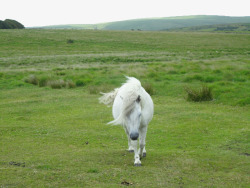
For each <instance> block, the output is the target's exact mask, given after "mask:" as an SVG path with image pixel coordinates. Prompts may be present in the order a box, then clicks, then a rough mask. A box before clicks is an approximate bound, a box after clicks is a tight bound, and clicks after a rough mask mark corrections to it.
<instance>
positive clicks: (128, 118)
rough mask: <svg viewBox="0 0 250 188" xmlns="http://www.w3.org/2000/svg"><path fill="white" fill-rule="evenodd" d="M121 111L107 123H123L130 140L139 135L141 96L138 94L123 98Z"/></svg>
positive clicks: (135, 138)
mask: <svg viewBox="0 0 250 188" xmlns="http://www.w3.org/2000/svg"><path fill="white" fill-rule="evenodd" d="M122 100H123V107H122V112H121V114H120V115H119V117H118V118H116V119H115V120H114V121H111V122H109V123H108V124H113V125H123V127H124V128H125V129H126V131H127V133H128V134H129V136H130V138H131V139H132V140H137V139H138V137H139V127H140V124H141V97H140V95H137V96H136V97H135V95H132V96H130V97H129V98H124V99H122Z"/></svg>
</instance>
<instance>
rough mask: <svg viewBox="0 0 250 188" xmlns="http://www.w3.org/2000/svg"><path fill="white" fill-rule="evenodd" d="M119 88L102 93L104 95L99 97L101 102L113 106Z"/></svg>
mask: <svg viewBox="0 0 250 188" xmlns="http://www.w3.org/2000/svg"><path fill="white" fill-rule="evenodd" d="M118 90H119V89H118V88H116V89H115V90H114V91H111V92H109V93H102V92H101V94H102V96H101V97H100V98H99V102H100V103H103V104H105V105H107V106H111V105H112V104H113V102H114V100H115V97H116V95H117V93H118Z"/></svg>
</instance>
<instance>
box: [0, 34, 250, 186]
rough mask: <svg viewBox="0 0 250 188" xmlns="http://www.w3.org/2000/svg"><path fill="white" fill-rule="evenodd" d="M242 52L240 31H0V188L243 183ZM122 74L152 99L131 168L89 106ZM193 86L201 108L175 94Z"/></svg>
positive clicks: (121, 144) (111, 130)
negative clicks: (201, 97) (139, 153)
mask: <svg viewBox="0 0 250 188" xmlns="http://www.w3.org/2000/svg"><path fill="white" fill-rule="evenodd" d="M249 44H250V35H249V34H223V33H181V32H180V33H174V32H132V31H131V32H120V31H91V30H90V31H85V30H12V31H8V30H1V31H0V112H1V115H0V148H1V150H0V187H119V186H121V187H122V186H125V185H131V186H135V187H249V185H250V181H249V168H250V166H249V162H250V161H249V155H250V151H249V125H250V123H249V122H250V121H249V120H250V119H249V104H250V97H249V93H250V83H249V78H250V71H249V70H250V58H249V52H250V45H249ZM124 75H129V76H135V77H137V78H138V79H140V80H141V82H142V84H143V85H144V86H145V87H146V88H147V89H148V90H149V91H150V93H151V94H152V98H153V100H154V103H155V113H154V118H153V120H152V122H151V123H150V125H149V130H148V134H147V146H146V147H147V157H146V158H145V159H143V160H142V167H134V166H133V154H130V153H128V152H127V151H126V149H127V138H126V135H125V133H124V131H123V129H122V128H121V127H119V126H108V125H106V123H107V122H109V121H110V120H112V115H111V108H107V107H105V106H104V105H101V104H99V103H98V97H99V96H100V95H99V92H100V91H109V90H112V89H113V88H115V87H119V85H120V84H121V83H122V82H124V81H125V77H124ZM52 83H53V84H52ZM204 85H205V86H207V87H209V88H211V89H212V93H213V97H214V99H213V100H212V101H209V102H189V101H187V100H186V93H185V88H186V87H189V88H194V89H198V88H200V87H202V86H204ZM53 88H60V89H53Z"/></svg>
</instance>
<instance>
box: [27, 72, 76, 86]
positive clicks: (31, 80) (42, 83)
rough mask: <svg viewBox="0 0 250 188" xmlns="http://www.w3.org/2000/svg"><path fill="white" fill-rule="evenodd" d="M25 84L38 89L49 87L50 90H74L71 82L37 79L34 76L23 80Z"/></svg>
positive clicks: (44, 78) (47, 78) (73, 84)
mask: <svg viewBox="0 0 250 188" xmlns="http://www.w3.org/2000/svg"><path fill="white" fill-rule="evenodd" d="M25 82H26V83H29V84H33V85H38V86H39V87H46V86H48V87H51V88H52V89H62V88H69V89H70V88H75V87H76V84H75V83H74V82H73V81H72V80H66V81H65V80H63V79H52V78H50V77H41V78H37V77H36V76H35V75H30V76H29V77H27V78H26V79H25Z"/></svg>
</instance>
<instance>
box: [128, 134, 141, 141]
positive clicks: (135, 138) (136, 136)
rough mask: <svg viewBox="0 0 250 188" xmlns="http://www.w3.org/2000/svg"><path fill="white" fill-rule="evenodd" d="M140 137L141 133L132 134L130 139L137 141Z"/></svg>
mask: <svg viewBox="0 0 250 188" xmlns="http://www.w3.org/2000/svg"><path fill="white" fill-rule="evenodd" d="M138 137H139V133H131V134H130V138H131V139H132V140H137V139H138Z"/></svg>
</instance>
